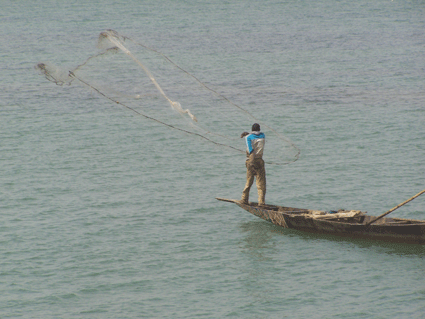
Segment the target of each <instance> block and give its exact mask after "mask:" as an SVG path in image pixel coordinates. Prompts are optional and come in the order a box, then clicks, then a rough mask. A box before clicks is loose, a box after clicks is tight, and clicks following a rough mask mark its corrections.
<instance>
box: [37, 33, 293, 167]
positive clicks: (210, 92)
mask: <svg viewBox="0 0 425 319" xmlns="http://www.w3.org/2000/svg"><path fill="white" fill-rule="evenodd" d="M97 47H98V48H99V50H100V52H99V53H98V54H95V55H93V56H89V57H88V58H87V60H86V61H84V62H83V63H81V64H80V65H78V66H77V67H75V68H74V69H73V70H64V69H61V68H60V67H57V66H55V65H53V64H51V63H38V64H37V65H36V66H35V68H36V69H37V70H38V71H39V72H40V73H41V74H42V75H44V76H45V77H46V79H47V80H49V81H52V82H54V83H56V84H57V85H60V86H62V85H71V84H72V83H74V82H78V83H80V84H83V85H84V86H86V87H87V88H90V89H91V90H93V91H95V92H96V93H98V94H99V95H101V96H103V97H105V98H107V99H109V100H110V101H112V102H114V103H116V104H118V105H121V106H123V107H125V108H127V109H128V110H131V111H132V112H134V113H136V114H137V115H140V116H142V117H144V118H145V119H148V120H152V121H155V122H157V123H159V124H161V125H164V126H167V127H169V128H172V129H175V130H179V131H182V132H185V133H187V134H189V135H192V136H197V137H200V138H201V139H202V140H204V141H207V142H210V143H214V144H215V145H217V146H220V147H224V148H226V149H228V150H232V151H236V152H237V153H243V154H245V145H244V142H243V141H242V140H241V139H240V134H241V133H242V132H243V131H248V130H249V129H250V128H251V125H252V124H253V123H254V122H257V123H260V124H261V129H262V131H263V132H264V133H265V134H266V141H267V142H266V151H265V154H264V160H265V162H266V163H268V164H277V165H284V164H289V163H292V162H295V161H296V160H297V159H298V158H299V155H300V150H299V149H298V148H297V146H296V145H295V144H294V143H292V142H291V141H290V140H289V139H287V138H285V137H284V136H283V135H282V134H281V133H279V132H277V131H276V130H274V129H273V128H271V127H270V126H269V125H267V123H264V122H263V121H261V120H260V119H258V118H257V117H255V116H254V115H253V114H251V113H250V112H249V111H248V110H246V109H245V108H243V107H241V106H240V105H238V104H236V103H234V102H232V101H231V100H230V99H228V98H227V97H225V96H224V95H222V94H220V93H218V92H217V91H216V90H215V89H213V88H211V87H209V86H207V85H206V84H205V83H203V82H201V81H200V80H199V79H198V78H197V77H195V76H194V75H192V74H191V73H189V72H187V71H186V70H185V69H183V68H181V67H180V66H178V65H177V64H176V63H174V62H173V61H172V60H171V59H170V58H169V57H168V56H166V55H164V54H163V53H161V52H159V51H157V50H154V49H152V48H150V47H148V46H146V45H144V44H142V43H140V42H137V41H135V40H133V39H131V38H129V37H125V36H123V35H121V34H119V33H118V32H116V31H114V30H106V31H104V32H102V33H100V35H99V39H98V43H97ZM121 53H123V54H121ZM167 104H168V105H169V106H170V107H169V108H167V107H165V106H166V105H167Z"/></svg>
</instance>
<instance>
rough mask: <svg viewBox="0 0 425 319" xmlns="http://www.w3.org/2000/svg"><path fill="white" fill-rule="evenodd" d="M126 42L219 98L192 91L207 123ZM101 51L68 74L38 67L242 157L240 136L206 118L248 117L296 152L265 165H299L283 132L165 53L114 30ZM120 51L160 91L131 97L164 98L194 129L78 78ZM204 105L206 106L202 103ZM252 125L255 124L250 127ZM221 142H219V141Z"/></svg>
mask: <svg viewBox="0 0 425 319" xmlns="http://www.w3.org/2000/svg"><path fill="white" fill-rule="evenodd" d="M126 40H128V42H130V43H133V44H134V45H136V46H139V47H142V48H143V49H145V50H147V51H149V52H152V53H153V54H155V55H156V56H159V57H160V58H161V59H163V61H165V62H166V63H164V64H167V67H168V65H170V66H171V67H172V68H174V69H176V70H178V71H179V72H183V74H184V75H185V76H187V77H188V78H190V79H192V80H193V81H195V83H197V84H198V86H199V88H200V90H206V91H207V92H209V94H210V95H211V94H212V96H213V97H215V98H212V97H211V96H210V95H209V96H205V94H204V93H203V92H202V91H197V90H194V89H193V87H192V88H191V92H190V93H192V94H191V96H193V95H195V98H196V103H197V104H202V109H200V108H199V107H198V111H197V112H199V111H200V110H202V112H201V113H202V117H201V119H202V122H203V123H199V122H198V119H199V117H198V118H197V117H196V116H195V115H194V114H193V113H192V111H191V110H189V108H186V109H183V107H182V106H181V104H180V103H179V102H177V101H173V100H172V99H171V98H170V97H169V96H168V95H167V94H166V93H165V91H164V89H163V87H161V86H160V84H159V83H158V81H157V79H156V77H157V75H155V73H157V72H152V71H151V70H149V68H148V67H147V66H146V65H145V64H144V63H142V62H141V61H140V60H139V59H137V58H136V56H135V55H134V54H133V53H132V52H131V51H130V50H129V49H128V48H127V46H126V45H124V43H125V41H126ZM98 48H99V49H101V50H102V51H101V52H100V53H97V54H95V55H92V56H90V57H88V58H87V59H86V60H85V61H84V62H83V63H81V64H79V65H78V66H77V67H75V68H74V69H72V70H71V71H64V70H63V69H61V68H58V67H56V66H55V65H53V64H50V63H38V64H37V65H36V66H35V68H36V69H37V70H38V71H39V72H40V73H41V74H42V75H44V76H45V77H46V79H47V80H49V81H51V82H54V83H55V84H57V85H59V86H63V85H71V83H72V82H73V81H75V80H77V81H78V82H79V83H81V84H83V85H84V86H86V87H88V88H90V89H91V90H93V91H94V92H96V93H97V94H99V95H101V96H103V97H105V98H106V99H108V100H110V101H112V102H114V104H119V105H121V106H123V107H124V108H126V109H128V110H131V111H132V112H134V113H135V114H137V115H139V116H142V117H144V118H146V119H148V120H151V121H154V122H156V123H159V124H161V125H164V126H166V127H168V128H171V129H174V130H178V131H180V132H184V133H186V134H189V135H193V136H197V137H200V138H201V139H203V140H205V141H208V142H210V143H213V144H214V145H216V146H220V147H225V148H227V149H230V150H232V151H237V152H238V153H245V149H244V148H241V147H235V145H238V146H239V145H240V144H242V143H241V141H240V138H239V135H236V134H233V133H227V132H226V133H227V134H224V133H222V132H218V131H212V130H211V129H208V127H206V126H205V123H206V118H210V117H212V116H217V114H219V115H220V119H226V121H227V122H229V123H231V124H232V125H231V126H233V127H238V125H239V126H240V123H238V122H237V121H236V117H237V116H236V115H235V114H234V112H241V113H243V114H245V116H246V117H247V118H249V120H250V121H251V122H257V123H259V124H261V126H262V129H263V131H264V128H266V130H269V131H271V132H273V134H274V135H275V136H276V138H277V139H278V140H280V141H281V143H283V145H284V144H286V145H289V146H290V148H292V149H293V150H294V151H295V154H294V155H293V156H292V159H291V160H288V161H283V160H281V159H280V158H279V159H278V160H266V159H265V162H266V163H267V164H275V165H286V164H290V163H293V162H295V161H297V160H298V159H299V156H300V153H301V151H300V149H299V148H298V147H297V146H296V145H295V144H294V143H292V142H291V141H290V140H288V139H286V138H285V137H284V136H282V135H281V134H280V133H279V132H277V131H276V130H274V129H273V128H272V127H270V126H269V125H267V124H266V123H264V122H263V121H261V120H260V119H258V118H256V117H255V116H254V115H253V114H252V113H250V112H249V111H248V110H246V109H244V108H243V107H241V106H240V105H238V104H236V103H234V102H233V101H231V100H230V99H229V98H227V97H226V96H224V95H223V94H220V93H219V92H218V91H217V90H215V89H212V88H211V87H209V86H208V85H206V84H205V83H203V82H202V81H201V80H199V78H197V77H196V76H194V75H193V74H191V73H189V72H188V71H186V70H185V69H184V68H182V67H180V66H179V65H177V64H176V63H175V62H174V61H173V60H171V59H170V58H169V57H168V56H166V55H165V54H163V53H162V52H160V51H158V50H155V49H153V48H151V47H149V46H146V45H144V44H142V43H140V42H138V41H135V40H133V39H132V38H130V37H127V36H123V35H120V34H119V33H118V32H116V31H114V30H110V29H108V30H106V31H104V32H101V33H100V35H99V38H98ZM120 51H121V52H123V53H124V54H125V55H126V56H128V57H129V58H130V59H131V60H132V61H134V62H135V63H136V64H137V65H138V66H139V67H140V68H141V69H142V70H143V71H144V73H145V74H146V75H147V77H148V78H149V80H150V82H151V84H153V85H154V87H155V89H156V91H157V94H155V93H151V94H149V93H147V94H144V95H143V96H142V95H140V94H135V95H131V98H132V99H140V98H142V97H145V98H146V97H149V98H151V99H152V98H154V99H155V98H156V97H157V96H162V97H163V98H164V99H165V100H166V101H167V102H168V103H169V104H170V106H171V108H172V109H173V110H174V111H176V112H177V113H178V114H179V115H180V116H181V118H182V119H183V122H184V123H186V124H184V126H188V128H189V127H190V129H188V128H187V129H186V128H184V127H183V128H182V127H179V125H180V126H181V123H180V124H179V125H174V124H172V123H169V122H168V121H167V122H166V121H164V120H162V119H158V116H151V115H148V114H147V113H146V112H145V111H140V110H139V109H138V107H140V106H137V107H131V106H129V103H124V102H123V101H122V100H123V99H120V98H117V97H112V96H111V95H114V94H115V95H119V96H121V97H122V96H124V94H122V93H121V92H119V90H116V89H109V90H106V89H103V88H101V86H100V85H97V84H94V83H93V82H94V81H90V80H87V79H85V78H84V76H81V75H79V74H77V73H84V72H83V70H84V69H85V68H86V67H87V66H88V65H90V64H92V62H95V61H97V60H98V58H102V57H106V56H108V55H109V54H116V53H117V52H120ZM155 61H156V60H155ZM108 71H109V72H113V70H109V69H108ZM167 80H168V81H173V78H172V77H170V78H168V77H165V78H163V82H165V83H167ZM162 84H163V83H162ZM172 84H173V86H176V87H178V88H179V90H180V91H181V92H185V91H187V88H186V87H184V86H183V85H182V84H181V83H180V81H174V82H173V83H172ZM146 85H148V84H147V83H145V84H144V86H143V87H145V88H147V87H146ZM169 85H170V84H168V85H167V84H166V86H167V87H169ZM105 91H108V92H110V93H106V92H105ZM158 93H159V94H158ZM127 96H128V97H129V95H127ZM200 102H202V103H200ZM206 105H208V106H209V107H206ZM217 105H224V107H223V106H221V107H217ZM192 107H193V105H192ZM232 108H233V111H230V115H229V114H228V113H226V112H229V110H230V109H232ZM232 112H233V113H232ZM195 114H196V113H195ZM189 118H190V120H189ZM238 120H239V119H238ZM245 123H246V122H245ZM247 124H248V123H246V124H244V125H247ZM249 124H252V123H249ZM207 126H208V125H207ZM268 136H269V135H268ZM217 139H218V140H219V141H217ZM267 139H268V138H267ZM227 140H229V141H230V140H232V141H233V142H232V143H238V144H235V145H232V143H230V142H226V141H227ZM269 152H273V153H277V152H276V150H270V151H269Z"/></svg>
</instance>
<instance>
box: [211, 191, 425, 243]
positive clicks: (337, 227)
mask: <svg viewBox="0 0 425 319" xmlns="http://www.w3.org/2000/svg"><path fill="white" fill-rule="evenodd" d="M217 199H219V200H224V201H228V202H233V203H235V204H236V205H238V206H239V207H241V208H242V209H245V210H246V211H248V212H250V213H251V214H253V215H255V216H257V217H260V218H262V219H264V220H266V221H268V222H271V223H273V224H275V225H278V226H281V227H284V228H291V229H296V230H301V231H306V232H311V233H321V234H332V235H338V236H344V237H350V238H369V239H379V240H385V241H389V242H402V243H414V244H421V245H425V221H420V220H417V221H416V220H407V219H396V218H382V219H381V220H379V221H377V222H376V224H371V225H368V226H366V225H365V224H366V223H367V222H368V221H370V220H371V219H374V218H375V217H374V216H362V217H361V218H360V219H359V220H358V221H357V222H348V221H344V220H329V219H317V218H313V217H312V216H311V215H309V214H308V212H310V210H308V209H298V208H291V207H283V206H274V205H267V206H258V205H257V204H256V203H249V204H243V203H241V202H239V201H237V200H226V199H220V198H217Z"/></svg>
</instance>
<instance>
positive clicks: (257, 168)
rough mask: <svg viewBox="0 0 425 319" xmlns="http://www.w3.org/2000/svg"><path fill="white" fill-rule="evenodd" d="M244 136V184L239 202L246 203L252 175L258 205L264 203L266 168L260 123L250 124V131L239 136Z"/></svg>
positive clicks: (264, 137)
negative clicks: (256, 191) (245, 157)
mask: <svg viewBox="0 0 425 319" xmlns="http://www.w3.org/2000/svg"><path fill="white" fill-rule="evenodd" d="M242 137H246V147H247V150H246V156H247V159H246V163H245V165H246V169H247V170H246V184H245V188H244V190H243V192H242V200H241V202H242V203H244V204H248V199H249V190H250V189H251V186H252V183H253V182H254V177H255V178H256V184H257V190H258V205H265V204H266V203H265V199H266V170H265V168H264V161H263V151H264V144H265V142H266V136H265V135H264V133H262V132H260V124H257V123H255V124H254V125H252V132H251V133H248V132H243V133H242V134H241V138H242Z"/></svg>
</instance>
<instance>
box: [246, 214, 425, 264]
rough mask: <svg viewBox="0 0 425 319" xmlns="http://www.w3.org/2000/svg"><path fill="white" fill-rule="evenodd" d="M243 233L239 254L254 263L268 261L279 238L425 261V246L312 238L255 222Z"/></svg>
mask: <svg viewBox="0 0 425 319" xmlns="http://www.w3.org/2000/svg"><path fill="white" fill-rule="evenodd" d="M240 228H241V229H242V231H243V232H245V233H248V235H247V236H246V237H245V239H244V245H243V246H242V248H243V251H244V252H245V253H247V254H249V255H251V256H253V257H255V258H257V259H258V260H267V259H271V257H270V256H269V253H272V252H273V248H274V247H275V246H276V241H274V240H273V236H274V235H275V234H276V235H279V236H284V237H287V238H297V239H298V240H303V241H305V242H307V244H308V243H309V242H311V243H312V242H314V243H317V242H318V241H321V242H323V244H324V245H325V244H326V243H338V244H340V245H343V246H344V247H345V248H347V247H349V246H355V247H357V248H361V249H368V250H370V251H374V252H377V253H386V254H395V255H400V256H408V255H413V256H421V257H425V245H419V244H403V243H392V242H387V241H383V240H370V239H364V238H350V237H341V236H337V235H330V234H315V233H308V232H303V231H299V230H294V229H286V228H283V227H279V226H276V225H273V224H271V223H268V222H265V221H262V220H259V221H250V222H246V223H243V224H241V226H240Z"/></svg>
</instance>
